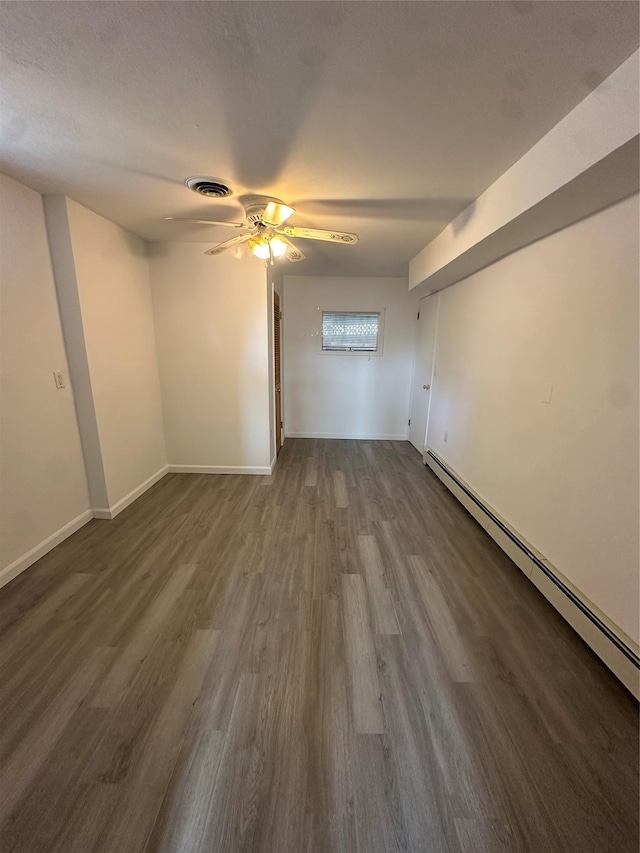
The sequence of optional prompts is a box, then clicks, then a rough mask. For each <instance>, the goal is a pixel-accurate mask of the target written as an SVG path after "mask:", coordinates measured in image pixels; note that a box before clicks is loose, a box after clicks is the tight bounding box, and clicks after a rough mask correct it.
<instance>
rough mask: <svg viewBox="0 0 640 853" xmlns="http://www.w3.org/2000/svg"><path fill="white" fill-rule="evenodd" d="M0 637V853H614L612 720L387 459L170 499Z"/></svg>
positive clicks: (599, 681)
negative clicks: (455, 852) (0, 851)
mask: <svg viewBox="0 0 640 853" xmlns="http://www.w3.org/2000/svg"><path fill="white" fill-rule="evenodd" d="M0 630H1V636H0V702H1V706H0V707H1V710H2V728H1V732H0V761H1V762H2V768H1V770H0V819H1V821H2V822H1V823H0V849H1V850H2V851H3V853H9V851H14V852H15V853H18V851H19V853H91V851H108V853H138V851H140V853H142V851H146V852H147V853H156V851H158V852H159V851H162V853H177V851H180V852H181V853H205V851H206V853H227V851H241V850H242V851H262V852H263V853H289V851H290V852H291V853H334V851H335V853H342V851H344V853H351V851H359V853H395V851H412V852H413V851H416V852H417V851H425V853H439V851H465V853H466V851H471V852H472V853H482V851H534V853H537V851H541V853H542V851H544V853H550V852H552V851H575V853H587V851H588V853H601V852H602V853H603V852H604V851H612V853H627V852H628V853H631V852H632V851H633V853H636V851H637V849H638V716H637V705H636V703H635V702H634V701H633V700H632V699H631V697H630V696H629V695H628V694H627V693H626V691H625V690H624V689H623V688H622V687H621V686H620V685H619V684H618V683H617V682H616V680H615V679H614V678H613V677H612V676H611V675H610V674H609V673H608V671H607V670H606V669H605V668H604V667H603V666H602V665H601V664H600V662H599V661H598V660H597V658H596V657H595V656H594V655H593V654H592V653H591V652H590V651H589V650H588V649H587V647H586V646H585V645H584V644H583V643H582V641H581V640H580V639H579V638H578V637H577V636H576V635H575V634H574V633H573V632H572V631H571V629H570V628H569V627H568V626H567V625H566V624H565V623H564V622H563V620H562V619H561V618H560V617H559V616H558V615H557V614H556V612H555V611H554V610H553V609H552V607H551V606H550V605H549V604H548V603H547V602H546V601H545V600H544V599H543V598H542V597H541V596H540V595H539V593H538V592H537V591H536V590H535V589H534V587H533V586H532V585H531V584H530V583H529V582H528V581H527V580H526V579H525V577H524V576H523V575H522V574H521V572H520V571H519V570H518V569H517V568H516V567H515V566H514V565H513V564H512V563H510V561H509V560H508V559H507V558H506V557H505V556H504V555H503V554H502V552H501V551H500V550H499V549H498V547H497V546H496V545H495V544H494V543H493V542H492V541H491V539H489V537H488V536H487V535H486V533H485V532H484V531H483V530H482V529H481V528H480V527H479V526H478V525H477V524H476V523H475V522H474V521H473V520H472V519H471V518H470V516H468V515H467V514H466V512H465V511H464V510H463V509H462V508H461V506H460V505H459V504H458V503H457V502H456V500H455V499H454V498H453V497H452V496H451V495H450V494H449V493H448V492H447V491H446V490H445V489H444V487H443V486H442V485H441V484H440V482H439V481H438V479H437V478H436V477H435V476H434V475H433V474H432V473H431V472H430V471H429V470H428V469H427V468H425V467H424V466H423V465H422V464H421V460H420V457H419V455H418V454H417V453H416V451H415V450H414V449H413V448H412V447H411V446H410V445H409V444H407V443H404V442H365V441H362V442H356V441H318V440H302V439H297V440H292V439H289V440H288V441H287V442H286V444H285V446H284V449H283V451H282V453H281V456H280V460H279V462H278V466H277V469H276V472H275V474H274V475H273V476H272V477H249V476H246V477H239V476H208V475H197V476H196V475H182V474H172V475H168V476H167V477H165V478H164V479H163V480H162V481H161V482H159V483H158V484H157V485H156V486H154V487H153V488H152V489H151V490H150V491H149V492H148V493H147V494H146V495H145V496H143V497H142V498H141V499H140V500H138V501H137V502H136V503H135V504H133V505H132V506H131V507H130V508H128V509H127V510H125V511H124V512H123V513H122V514H121V515H120V516H118V518H117V519H115V520H114V521H111V522H108V521H92V522H91V523H90V524H88V525H87V526H86V527H84V528H83V529H82V530H81V531H79V532H78V533H76V534H75V535H74V536H72V537H71V538H70V539H68V540H67V541H66V542H64V543H63V544H62V545H60V546H59V547H58V548H56V549H55V550H54V551H52V552H51V553H50V554H49V555H47V556H46V557H44V558H43V559H42V560H40V561H39V562H38V563H37V564H36V565H35V566H33V567H32V568H30V569H29V570H28V571H27V572H25V573H24V574H23V575H21V576H20V577H19V578H17V579H16V580H14V581H13V582H12V583H10V584H9V585H8V586H7V587H5V588H4V589H2V590H0Z"/></svg>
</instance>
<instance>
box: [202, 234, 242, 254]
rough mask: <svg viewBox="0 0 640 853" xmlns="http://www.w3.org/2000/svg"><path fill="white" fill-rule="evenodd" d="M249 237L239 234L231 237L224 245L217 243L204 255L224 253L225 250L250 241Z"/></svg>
mask: <svg viewBox="0 0 640 853" xmlns="http://www.w3.org/2000/svg"><path fill="white" fill-rule="evenodd" d="M251 236H252V235H251V234H239V235H238V236H237V237H232V238H231V239H230V240H225V241H224V243H218V245H217V246H213V248H211V249H207V251H206V252H205V255H219V254H220V253H221V252H224V251H225V250H226V249H230V248H231V247H232V246H239V245H240V243H246V242H247V240H250V239H251Z"/></svg>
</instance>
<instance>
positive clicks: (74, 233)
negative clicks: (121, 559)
mask: <svg viewBox="0 0 640 853" xmlns="http://www.w3.org/2000/svg"><path fill="white" fill-rule="evenodd" d="M46 201H47V207H46V209H47V218H48V225H49V235H50V240H51V248H52V254H53V258H54V267H55V272H56V279H57V286H58V291H59V293H60V304H61V308H62V314H63V321H64V327H65V335H66V338H67V344H68V351H69V358H70V366H71V371H72V375H73V376H74V378H75V377H76V376H77V382H76V396H77V403H78V412H79V416H80V426H81V432H82V439H83V445H84V446H85V448H86V452H85V456H86V458H87V472H88V476H89V485H90V490H91V497H92V504H93V509H94V511H95V512H96V513H97V514H98V515H104V514H107V515H108V514H112V513H113V512H114V511H116V510H117V509H120V508H123V505H126V503H127V502H129V500H130V499H131V498H132V497H135V496H137V494H138V493H139V492H140V490H141V489H142V490H143V489H144V487H145V485H147V486H148V485H149V484H150V482H153V481H154V480H155V479H158V478H159V477H160V476H162V474H163V473H165V471H166V462H167V460H166V451H165V444H164V431H163V423H162V403H161V398H160V382H159V377H158V363H157V357H156V345H155V329H154V323H153V308H152V301H151V284H150V277H149V260H148V257H147V247H146V244H145V243H144V241H143V240H141V239H140V238H139V237H136V236H134V235H133V234H130V233H129V232H128V231H125V230H124V229H123V228H121V227H120V226H118V225H115V224H114V223H113V222H109V220H107V219H104V218H103V217H101V216H98V215H97V214H95V213H93V212H92V211H90V210H87V208H85V207H82V205H79V204H77V203H76V202H74V201H71V200H69V199H63V198H59V197H57V198H53V199H47V200H46ZM96 504H97V505H96Z"/></svg>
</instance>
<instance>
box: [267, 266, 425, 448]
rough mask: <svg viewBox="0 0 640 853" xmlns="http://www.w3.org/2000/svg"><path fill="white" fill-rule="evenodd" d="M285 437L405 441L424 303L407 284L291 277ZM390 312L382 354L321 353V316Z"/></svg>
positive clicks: (400, 280) (395, 280)
mask: <svg viewBox="0 0 640 853" xmlns="http://www.w3.org/2000/svg"><path fill="white" fill-rule="evenodd" d="M284 282H285V284H284V289H285V293H286V310H285V311H283V315H284V316H283V327H282V329H283V340H284V429H285V432H286V434H287V436H289V437H291V436H315V437H328V438H394V439H404V438H406V436H407V422H408V418H409V396H410V387H411V374H412V369H413V357H414V341H415V333H416V313H417V305H418V299H417V297H416V296H414V295H413V294H409V293H408V291H407V279H405V278H337V277H336V278H331V277H321V276H286V277H285V280H284ZM323 310H324V311H381V312H382V311H384V314H385V326H384V342H383V354H382V355H381V356H365V355H352V354H349V353H345V354H340V355H336V354H326V353H322V352H321V338H320V329H321V325H322V311H323Z"/></svg>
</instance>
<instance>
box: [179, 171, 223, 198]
mask: <svg viewBox="0 0 640 853" xmlns="http://www.w3.org/2000/svg"><path fill="white" fill-rule="evenodd" d="M185 184H186V185H187V186H188V187H189V189H190V190H193V191H194V193H198V195H203V196H205V197H206V198H226V197H227V196H230V195H233V190H232V189H231V187H230V186H229V185H228V184H226V183H225V182H224V181H221V180H220V179H219V178H208V177H202V176H200V175H196V176H195V177H193V178H187V180H186V181H185Z"/></svg>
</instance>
